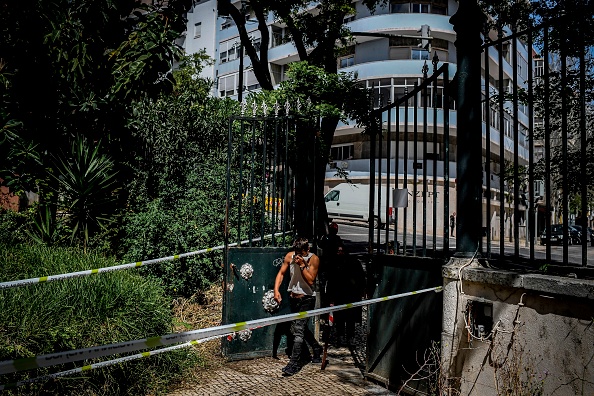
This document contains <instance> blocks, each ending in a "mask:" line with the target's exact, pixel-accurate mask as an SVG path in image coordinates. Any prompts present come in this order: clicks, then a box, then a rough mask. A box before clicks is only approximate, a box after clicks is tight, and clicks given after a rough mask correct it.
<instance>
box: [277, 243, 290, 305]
mask: <svg viewBox="0 0 594 396" xmlns="http://www.w3.org/2000/svg"><path fill="white" fill-rule="evenodd" d="M292 256H293V252H290V253H288V254H287V255H286V256H285V259H284V260H283V265H281V267H280V270H278V274H276V279H275V281H274V299H275V300H276V301H278V303H279V304H280V302H281V300H282V297H281V295H280V291H279V289H280V285H281V283H283V278H284V277H285V273H286V272H287V269H288V268H289V264H291V257H292Z"/></svg>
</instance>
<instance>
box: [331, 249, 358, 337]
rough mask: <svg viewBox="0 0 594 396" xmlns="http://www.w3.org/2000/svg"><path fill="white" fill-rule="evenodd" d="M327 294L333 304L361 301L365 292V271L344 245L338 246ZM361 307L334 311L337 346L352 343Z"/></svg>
mask: <svg viewBox="0 0 594 396" xmlns="http://www.w3.org/2000/svg"><path fill="white" fill-rule="evenodd" d="M328 286H329V287H328V289H329V291H328V294H329V295H330V299H331V302H332V303H333V304H334V305H342V304H347V303H353V302H357V301H361V298H362V297H363V295H364V293H365V272H364V271H363V267H362V266H361V263H360V262H359V260H357V259H356V258H354V257H352V256H350V255H349V254H348V252H347V251H346V249H345V248H344V246H339V247H338V251H337V254H336V267H335V271H334V272H333V273H332V275H331V277H330V282H329V285H328ZM362 313H363V310H362V309H361V307H355V308H349V309H346V310H344V311H337V312H334V327H335V328H336V336H337V342H338V346H343V345H349V346H350V345H352V344H353V337H354V335H355V324H357V323H361V321H362Z"/></svg>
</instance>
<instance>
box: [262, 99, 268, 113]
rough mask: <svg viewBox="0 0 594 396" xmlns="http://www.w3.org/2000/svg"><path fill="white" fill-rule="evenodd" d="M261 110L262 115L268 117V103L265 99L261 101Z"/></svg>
mask: <svg viewBox="0 0 594 396" xmlns="http://www.w3.org/2000/svg"><path fill="white" fill-rule="evenodd" d="M262 111H263V112H264V117H268V105H267V104H266V101H264V102H262Z"/></svg>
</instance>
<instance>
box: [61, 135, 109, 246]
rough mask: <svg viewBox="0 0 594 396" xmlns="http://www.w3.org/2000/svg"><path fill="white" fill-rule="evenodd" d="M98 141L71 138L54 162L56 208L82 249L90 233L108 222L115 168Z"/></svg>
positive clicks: (102, 227) (72, 237)
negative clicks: (66, 149) (66, 151)
mask: <svg viewBox="0 0 594 396" xmlns="http://www.w3.org/2000/svg"><path fill="white" fill-rule="evenodd" d="M100 146H101V145H100V142H96V143H93V144H92V145H91V143H90V142H89V141H88V140H87V139H86V138H84V137H81V136H78V137H77V138H75V139H74V141H73V143H72V146H71V152H70V153H69V155H68V156H67V157H66V156H64V157H65V158H59V159H57V160H56V161H55V162H56V173H55V175H53V177H54V178H55V180H56V181H57V185H58V189H57V192H58V194H59V195H58V197H59V198H58V202H59V204H58V208H59V209H58V210H59V212H61V214H62V215H63V216H64V220H65V222H66V224H67V225H68V226H69V227H70V229H71V230H72V232H71V240H72V241H75V240H78V241H79V242H81V243H82V245H83V247H84V249H85V250H86V247H87V245H88V243H89V237H90V236H92V235H93V234H94V233H95V232H97V231H99V230H101V229H104V228H105V227H106V226H107V225H108V224H109V223H111V219H112V214H113V205H112V204H113V202H114V201H115V183H116V174H117V172H115V171H114V169H113V161H112V160H111V158H109V157H108V156H106V155H104V154H101V153H100V152H99V148H100Z"/></svg>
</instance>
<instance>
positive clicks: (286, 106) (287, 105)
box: [285, 100, 291, 117]
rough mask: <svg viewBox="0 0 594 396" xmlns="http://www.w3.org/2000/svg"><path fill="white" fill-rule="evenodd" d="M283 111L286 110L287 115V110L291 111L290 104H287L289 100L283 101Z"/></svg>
mask: <svg viewBox="0 0 594 396" xmlns="http://www.w3.org/2000/svg"><path fill="white" fill-rule="evenodd" d="M285 111H286V112H287V117H288V116H289V112H290V111H291V105H290V104H289V100H287V101H286V102H285Z"/></svg>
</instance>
